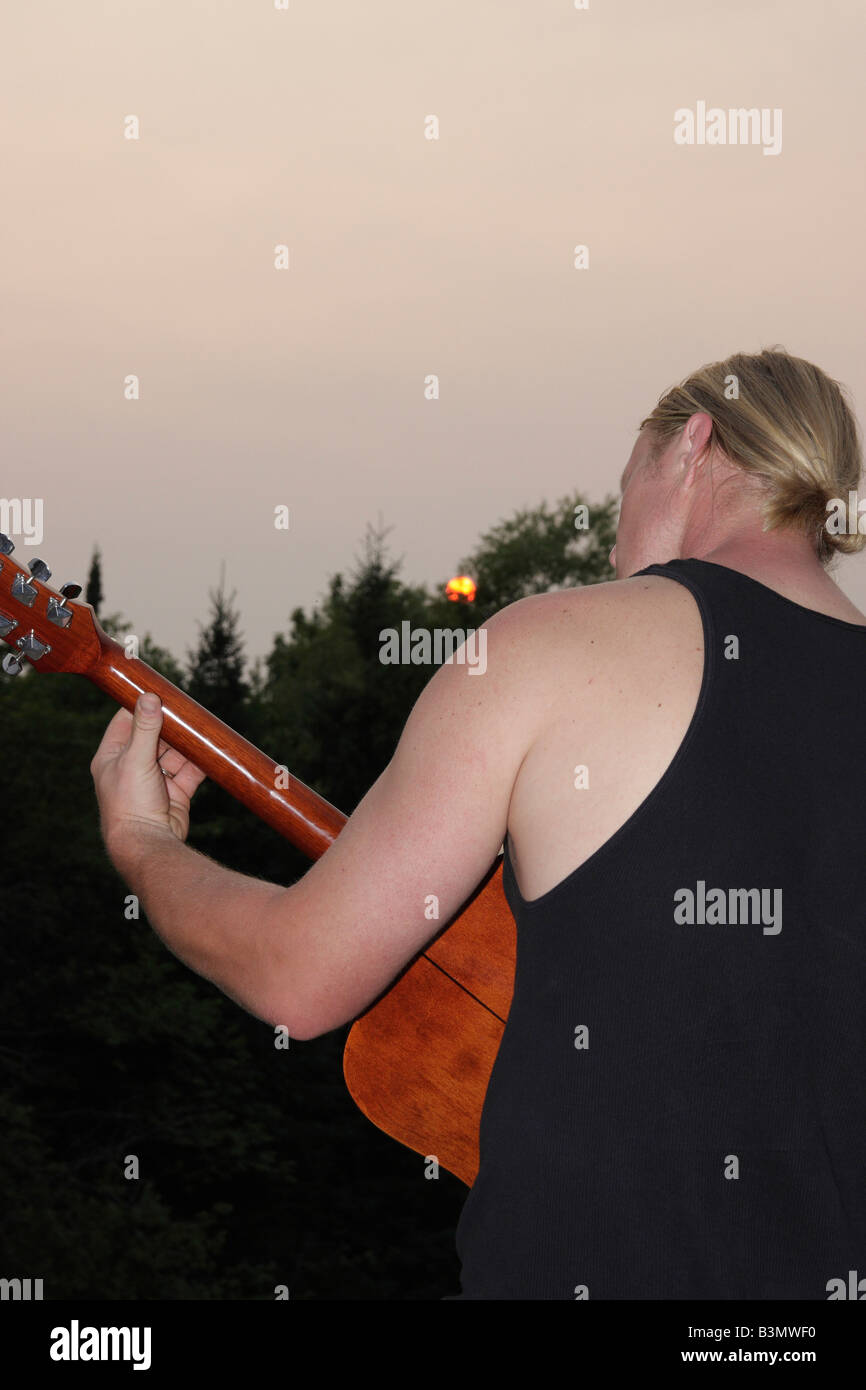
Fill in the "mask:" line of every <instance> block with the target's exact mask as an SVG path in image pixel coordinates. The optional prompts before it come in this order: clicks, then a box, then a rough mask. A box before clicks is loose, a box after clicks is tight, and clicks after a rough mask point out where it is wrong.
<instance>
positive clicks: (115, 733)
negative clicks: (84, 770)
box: [90, 709, 132, 769]
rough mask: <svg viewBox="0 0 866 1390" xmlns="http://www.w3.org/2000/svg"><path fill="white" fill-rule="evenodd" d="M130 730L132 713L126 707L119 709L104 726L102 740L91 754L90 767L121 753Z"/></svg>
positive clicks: (127, 740)
mask: <svg viewBox="0 0 866 1390" xmlns="http://www.w3.org/2000/svg"><path fill="white" fill-rule="evenodd" d="M131 730H132V715H131V714H130V712H129V710H128V709H119V710H118V711H117V713H116V714H115V715H114V717H113V718H112V719H111V720H110V722H109V723H108V725H107V726H106V730H105V733H104V734H103V735H102V740H101V742H100V744H99V747H98V748H97V750H96V752H95V753H94V755H93V760H92V762H91V764H90V766H91V769H93V768H94V767H97V766H98V765H99V764H101V763H104V762H108V761H110V760H111V759H112V758H116V757H117V755H118V754H119V753H122V752H123V750H124V748H125V747H126V745H127V744H128V742H129V735H130V732H131Z"/></svg>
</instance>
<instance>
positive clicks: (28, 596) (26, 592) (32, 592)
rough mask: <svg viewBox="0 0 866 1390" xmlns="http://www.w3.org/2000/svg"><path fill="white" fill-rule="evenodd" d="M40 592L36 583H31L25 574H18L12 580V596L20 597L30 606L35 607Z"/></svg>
mask: <svg viewBox="0 0 866 1390" xmlns="http://www.w3.org/2000/svg"><path fill="white" fill-rule="evenodd" d="M38 592H39V590H38V589H37V588H36V585H35V584H31V583H30V581H29V580H28V579H26V578H25V577H24V575H23V574H16V576H15V578H14V579H13V580H12V597H13V598H17V599H20V600H21V602H22V603H24V604H26V605H27V607H28V608H32V607H33V603H34V601H35V599H36V595H37V594H38Z"/></svg>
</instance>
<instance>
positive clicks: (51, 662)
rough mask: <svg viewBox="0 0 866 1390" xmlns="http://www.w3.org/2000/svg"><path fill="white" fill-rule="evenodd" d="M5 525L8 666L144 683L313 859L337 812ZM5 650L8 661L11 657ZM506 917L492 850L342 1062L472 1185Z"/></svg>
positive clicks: (368, 1101) (213, 773)
mask: <svg viewBox="0 0 866 1390" xmlns="http://www.w3.org/2000/svg"><path fill="white" fill-rule="evenodd" d="M14 549H15V547H14V545H13V544H12V542H11V541H10V540H9V539H8V537H6V536H3V535H0V637H2V638H3V640H4V641H6V642H7V644H8V645H9V647H10V653H9V654H7V657H6V658H5V661H4V668H5V669H6V670H7V671H9V670H10V669H11V670H13V671H14V667H15V665H16V664H17V665H18V666H20V667H21V668H22V669H23V668H24V667H25V666H28V667H29V668H30V669H33V670H42V671H46V672H52V671H53V672H66V673H70V672H71V673H76V674H78V675H83V676H86V677H87V678H88V679H89V680H91V681H93V682H94V684H95V685H97V686H99V688H100V689H101V690H104V691H105V692H106V694H108V695H110V696H111V697H112V698H113V699H114V700H116V701H117V702H118V704H121V705H123V706H125V707H126V708H127V709H132V708H133V706H134V705H135V702H136V700H137V699H138V696H139V695H140V694H141V693H142V692H143V691H145V690H149V691H154V692H155V693H156V694H157V695H158V696H159V698H160V700H161V701H162V706H163V713H164V720H163V737H164V739H165V741H166V743H168V744H170V745H171V747H173V748H176V749H177V750H178V752H180V753H182V754H183V755H184V757H187V758H190V759H191V761H192V762H194V763H195V764H196V766H197V767H200V768H201V769H202V771H203V772H205V773H206V774H207V776H208V777H209V778H210V779H211V780H212V781H214V782H216V783H218V784H219V786H221V787H223V788H224V789H225V790H226V791H227V792H229V793H230V795H232V796H234V797H235V798H236V799H237V800H238V801H240V802H242V803H243V805H245V806H247V807H248V808H249V809H250V810H251V811H253V812H254V813H255V814H256V815H257V816H259V817H260V818H261V819H262V820H263V821H265V822H266V823H267V824H268V825H271V826H273V828H274V829H275V830H278V831H279V832H280V834H281V835H284V836H285V837H286V839H288V840H289V841H290V842H291V843H292V844H293V845H295V846H296V847H297V848H298V849H300V850H301V851H302V852H303V853H304V854H306V855H307V856H308V857H309V858H310V859H316V858H318V856H319V855H320V854H323V853H324V852H325V851H326V850H327V848H328V846H329V845H330V844H332V843H333V841H334V839H335V838H336V836H337V835H338V834H339V832H340V829H341V828H342V826H343V825H344V824H345V821H346V817H345V816H344V815H343V814H342V813H341V812H340V811H338V810H337V808H336V807H335V806H332V805H331V804H330V803H329V802H327V801H325V800H324V799H323V798H322V797H320V796H318V795H317V794H316V793H315V792H314V791H312V789H311V788H310V787H307V786H305V785H304V783H303V782H299V781H298V780H297V779H295V778H294V777H291V778H290V779H289V781H290V785H289V787H288V788H286V789H282V786H281V785H280V787H279V788H278V787H277V786H276V785H275V783H276V782H277V781H278V780H280V782H281V780H282V779H278V778H277V777H276V776H275V774H276V772H277V770H278V769H279V768H281V766H282V764H280V763H276V762H274V760H273V759H271V758H268V757H267V756H266V755H265V754H264V753H262V752H261V751H260V749H258V748H255V747H254V746H253V745H252V744H251V743H249V742H248V741H247V740H246V739H244V738H242V737H241V735H240V734H237V733H235V731H234V730H233V729H230V728H229V727H228V725H227V724H224V723H223V722H222V721H221V720H220V719H217V718H216V717H215V716H214V715H212V714H210V713H209V712H208V711H207V710H206V709H204V708H203V706H201V705H199V704H198V703H197V702H196V701H195V700H192V699H190V697H189V696H188V695H186V694H185V693H184V692H183V691H182V690H179V689H178V688H177V686H175V685H172V683H171V682H170V681H168V680H166V679H165V677H164V676H161V675H160V674H159V673H158V672H157V671H154V670H153V668H152V667H150V666H148V665H147V664H146V663H145V662H143V661H140V660H139V659H138V658H137V657H128V656H127V655H126V653H125V651H124V649H123V647H122V646H121V645H120V643H118V642H116V641H115V640H114V639H113V638H112V637H109V635H108V634H107V633H106V632H105V631H104V630H103V628H102V627H100V625H99V622H98V621H97V619H96V615H95V614H94V612H93V609H92V608H91V607H90V605H89V604H86V603H76V602H74V601H73V600H74V598H75V597H76V595H77V593H80V589H79V587H78V586H77V585H65V586H64V587H63V589H61V590H60V591H57V590H55V589H51V588H49V586H48V584H47V580H48V578H50V574H51V572H50V570H49V569H48V567H47V565H45V563H44V562H43V561H41V560H31V561H30V564H29V567H28V569H23V568H22V567H21V566H20V565H18V564H17V563H16V562H15V561H14V560H11V559H10V558H9V556H10V555H11V554H12V552H13V550H14ZM9 662H11V667H10V665H8V664H6V663H9ZM515 935H516V934H515V926H514V919H513V917H512V915H511V912H510V910H509V907H508V904H507V902H506V900H505V895H504V893H503V888H502V863H501V859H500V860H498V861H497V862H496V864H495V865H493V866H492V868H491V869H490V871H489V873H488V874H487V876H486V878H485V879H484V880H483V882H482V883H481V884H480V885H479V887H478V889H477V890H476V892H475V893H474V894H473V896H472V897H471V898H470V899H469V900H468V902H467V903H466V904H464V906H463V908H462V909H461V910H460V912H459V913H458V914H457V915H456V916H455V918H454V919H453V921H452V923H451V924H449V925H448V926H447V927H446V928H445V930H443V931H442V932H440V934H439V935H438V936H437V937H436V938H435V939H434V940H433V941H431V942H430V943H429V945H428V946H427V947H426V949H425V950H424V951H423V952H422V954H421V955H419V956H418V957H416V959H415V960H414V961H413V962H412V964H411V965H409V966H408V967H407V969H405V970H404V971H403V973H402V974H401V975H400V976H399V977H398V979H397V980H396V981H395V983H394V984H393V985H392V986H391V987H390V988H389V989H388V990H387V991H386V992H385V993H384V994H383V995H381V996H380V998H379V999H378V1000H377V1001H376V1002H375V1003H374V1004H373V1005H371V1007H370V1008H369V1009H367V1011H366V1012H365V1013H364V1014H363V1015H362V1016H361V1018H359V1019H358V1021H357V1022H356V1023H354V1024H353V1026H352V1028H351V1030H350V1032H349V1037H348V1040H347V1043H346V1049H345V1053H344V1059H343V1072H344V1075H345V1078H346V1084H347V1086H348V1088H349V1091H350V1093H351V1095H352V1098H353V1100H354V1101H355V1103H356V1104H357V1105H358V1107H359V1108H360V1110H361V1111H362V1112H363V1113H364V1114H365V1115H366V1116H367V1118H368V1119H369V1120H371V1121H372V1122H373V1124H375V1125H377V1126H378V1128H379V1129H381V1130H384V1132H385V1133H386V1134H389V1135H390V1136H391V1137H392V1138H394V1139H397V1140H398V1141H399V1142H400V1143H401V1144H405V1145H407V1147H409V1148H410V1149H414V1150H416V1151H417V1152H418V1153H420V1154H423V1155H424V1156H425V1157H426V1156H428V1155H429V1156H432V1157H435V1158H436V1159H437V1160H438V1162H439V1165H440V1166H441V1167H443V1168H445V1169H447V1170H448V1171H449V1172H451V1173H454V1174H456V1176H457V1177H459V1178H461V1179H462V1181H463V1182H465V1183H466V1184H467V1186H470V1187H471V1185H472V1183H473V1182H474V1180H475V1176H476V1173H477V1171H478V1128H479V1122H480V1118H481V1107H482V1105H483V1103H484V1096H485V1094H486V1091H487V1083H488V1081H489V1079H490V1073H491V1071H492V1069H493V1063H494V1061H495V1060H496V1054H497V1052H498V1050H499V1044H500V1041H501V1038H502V1032H503V1029H504V1027H505V1020H506V1018H507V1017H508V1010H509V1008H510V1005H511V995H512V990H513V987H514V965H515V955H516V939H515Z"/></svg>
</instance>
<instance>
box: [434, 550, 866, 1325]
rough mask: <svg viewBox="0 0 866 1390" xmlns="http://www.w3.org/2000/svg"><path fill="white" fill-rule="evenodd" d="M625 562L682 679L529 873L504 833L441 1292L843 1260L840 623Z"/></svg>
mask: <svg viewBox="0 0 866 1390" xmlns="http://www.w3.org/2000/svg"><path fill="white" fill-rule="evenodd" d="M640 573H641V574H658V575H665V576H667V577H668V578H670V579H674V580H676V581H678V582H679V583H681V584H684V585H685V586H686V587H687V588H688V589H689V590H690V591H691V593H692V595H693V597H694V599H695V601H696V603H697V605H698V607H699V609H700V614H701V618H702V621H703V635H704V669H703V677H702V683H701V689H700V694H699V697H698V701H697V705H696V707H695V710H694V714H693V716H692V719H691V722H690V724H689V726H688V729H687V731H686V733H685V736H684V738H683V740H682V742H681V744H680V746H679V748H678V750H677V752H676V753H675V755H674V757H673V759H672V761H671V762H670V764H669V765H668V767H667V769H666V771H665V772H664V773H663V775H662V777H661V779H660V780H659V781H658V782H657V783H656V785H655V786H654V788H653V789H652V790H651V791H650V793H649V794H648V795H647V796H646V798H645V799H644V800H643V802H642V803H641V804H640V805H639V806H638V808H637V809H636V810H635V811H634V813H633V814H632V815H631V816H630V817H629V818H628V820H627V821H626V822H625V824H624V825H622V826H621V827H620V828H619V829H618V830H617V831H616V832H615V833H614V834H613V835H612V836H611V838H610V839H608V840H607V841H606V842H605V843H604V844H603V845H602V846H601V847H600V848H599V849H597V850H596V851H595V852H594V853H593V854H592V855H590V857H589V858H588V859H587V860H585V862H584V863H583V864H581V865H580V866H579V867H578V868H577V869H575V870H574V872H573V873H570V874H568V875H567V877H566V878H564V879H563V880H562V881H561V882H560V883H558V884H557V885H556V886H555V887H554V888H552V889H551V890H550V891H549V892H546V893H544V894H543V895H542V896H541V897H540V898H537V899H534V900H533V901H531V902H526V901H524V899H523V898H522V896H521V894H520V890H519V888H518V886H517V881H516V878H515V875H514V871H513V868H512V864H511V860H510V857H509V853H508V846H507V844H506V848H505V862H504V887H505V893H506V897H507V900H508V903H509V906H510V908H511V911H512V913H513V915H514V919H515V922H516V926H517V958H516V969H515V985H514V997H513V1001H512V1005H511V1010H510V1013H509V1015H508V1020H507V1023H506V1027H505V1031H504V1034H503V1037H502V1043H501V1046H500V1049H499V1053H498V1055H497V1058H496V1062H495V1064H494V1068H493V1072H492V1075H491V1078H490V1084H489V1087H488V1090H487V1096H486V1099H485V1103H484V1108H483V1112H482V1116H481V1134H480V1167H479V1171H478V1176H477V1178H476V1181H475V1184H474V1186H473V1187H472V1190H471V1191H470V1193H469V1196H468V1197H467V1200H466V1202H465V1204H464V1207H463V1211H462V1213H461V1217H460V1221H459V1224H458V1227H457V1238H456V1239H457V1253H458V1255H459V1257H460V1260H461V1264H462V1275H461V1293H460V1294H459V1295H453V1296H452V1297H456V1298H463V1299H569V1300H573V1299H576V1298H586V1297H588V1298H593V1299H827V1298H829V1297H830V1296H831V1291H832V1289H834V1288H836V1287H837V1285H834V1284H833V1283H832V1281H834V1280H839V1281H844V1282H846V1283H848V1282H849V1272H850V1271H852V1270H856V1271H859V1275H858V1277H860V1278H864V1277H866V848H864V830H866V824H864V822H866V811H864V800H863V793H864V785H866V730H864V725H863V710H864V702H863V690H864V686H866V627H864V626H858V625H857V624H855V623H849V622H846V621H844V620H842V619H838V618H832V617H829V616H827V615H825V614H821V613H817V612H813V611H811V610H810V609H807V608H804V607H802V606H801V605H799V604H797V603H795V602H793V600H791V599H787V598H785V597H783V596H782V595H780V594H777V593H776V592H775V591H774V590H773V589H770V588H768V587H767V586H766V585H763V584H761V583H759V582H758V581H757V580H754V579H752V578H750V577H749V576H747V575H744V574H741V573H740V572H739V571H737V570H732V569H728V568H726V567H723V566H721V565H717V564H713V563H711V562H708V561H704V560H694V559H689V560H673V561H671V562H670V563H668V564H665V565H649V566H647V568H646V569H643V570H641V571H640ZM590 774H591V769H590ZM576 795H579V793H576ZM737 890H741V891H737ZM747 890H758V891H757V892H752V893H748V891H747ZM863 1288H864V1289H866V1284H864V1286H863ZM837 1296H838V1295H837ZM848 1296H850V1295H848Z"/></svg>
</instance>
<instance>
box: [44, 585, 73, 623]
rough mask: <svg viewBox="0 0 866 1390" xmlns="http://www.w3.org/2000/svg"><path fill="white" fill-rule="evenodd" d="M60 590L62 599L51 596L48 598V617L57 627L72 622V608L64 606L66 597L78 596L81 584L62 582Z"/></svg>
mask: <svg viewBox="0 0 866 1390" xmlns="http://www.w3.org/2000/svg"><path fill="white" fill-rule="evenodd" d="M60 592H61V594H62V595H63V598H62V599H56V598H54V597H53V596H52V597H51V598H50V599H49V600H48V618H49V619H50V621H51V622H52V623H56V624H57V626H58V627H68V626H69V624H70V623H71V622H72V609H71V608H67V607H66V602H67V599H71V598H78V595H79V594H80V593H81V585H80V584H63V585H61V588H60Z"/></svg>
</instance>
